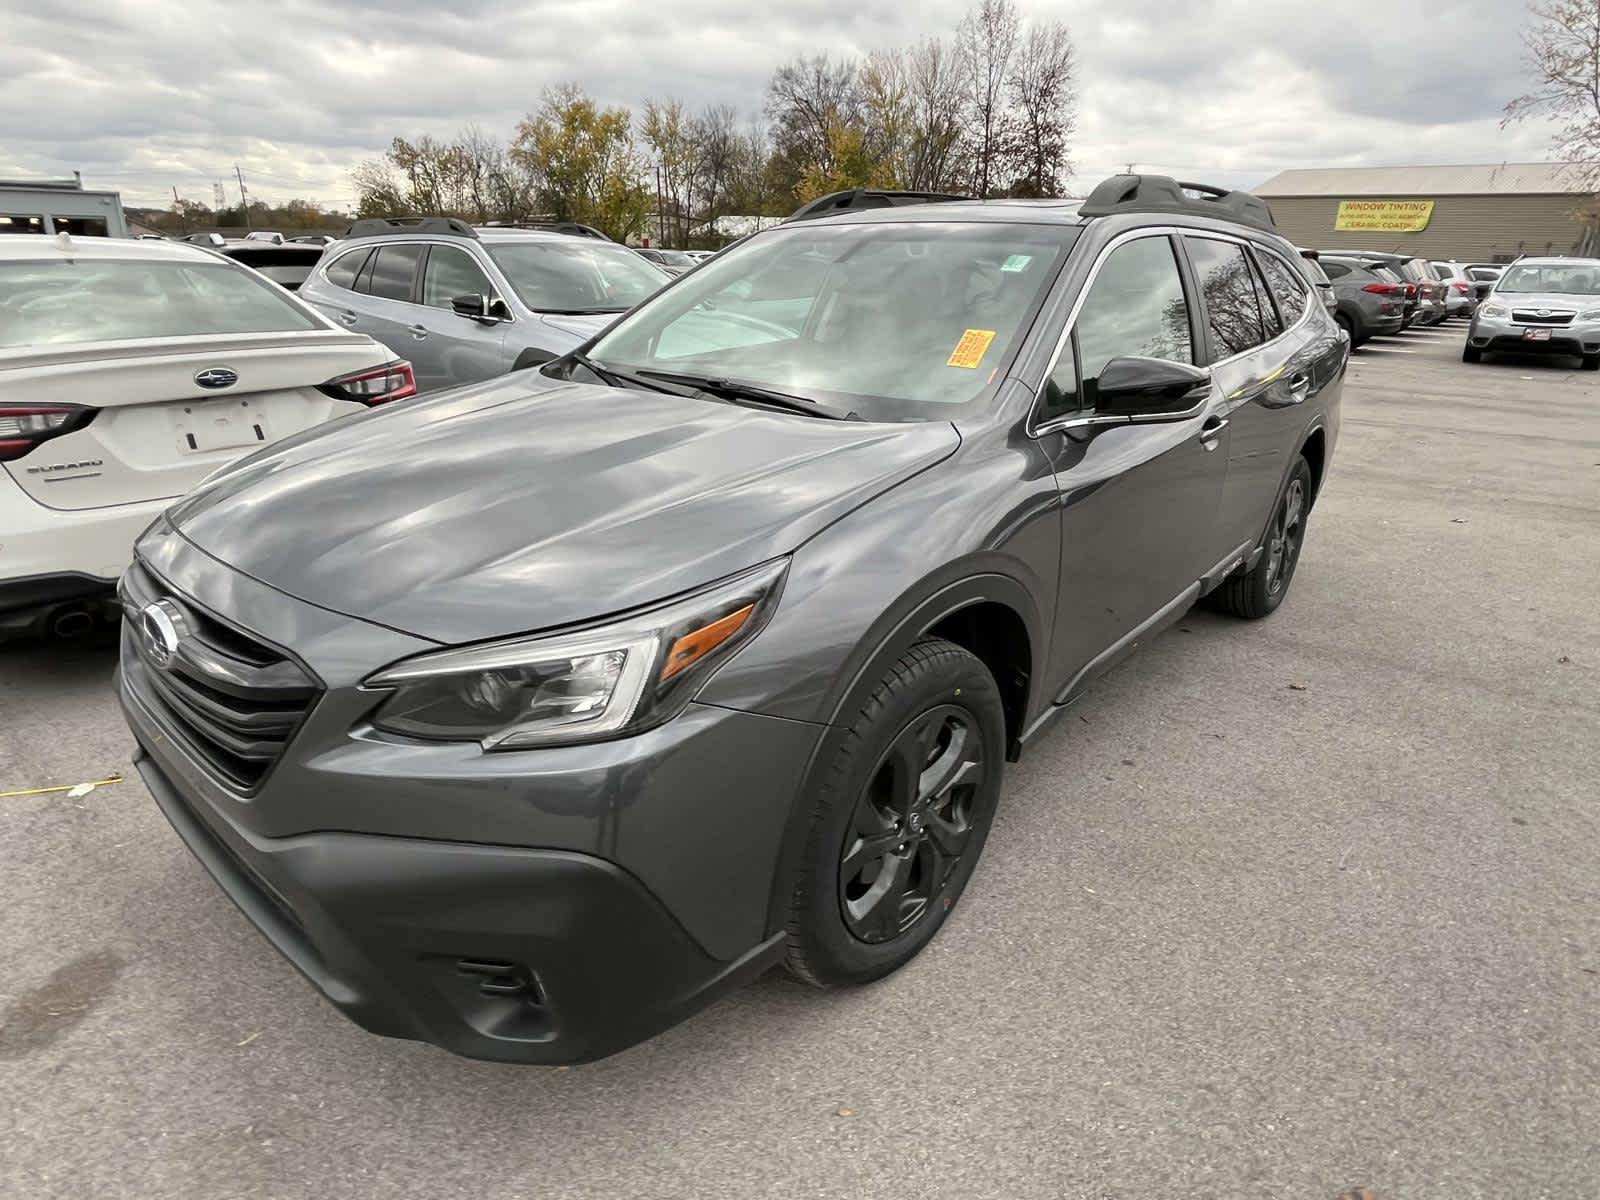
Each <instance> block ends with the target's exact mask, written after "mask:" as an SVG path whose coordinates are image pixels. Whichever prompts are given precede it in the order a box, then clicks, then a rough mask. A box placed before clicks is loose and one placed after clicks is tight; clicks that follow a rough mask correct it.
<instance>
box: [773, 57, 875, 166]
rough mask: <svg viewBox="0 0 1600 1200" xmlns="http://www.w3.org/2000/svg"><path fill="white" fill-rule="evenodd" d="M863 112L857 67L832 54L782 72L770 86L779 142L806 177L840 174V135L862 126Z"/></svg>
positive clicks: (798, 61) (775, 74)
mask: <svg viewBox="0 0 1600 1200" xmlns="http://www.w3.org/2000/svg"><path fill="white" fill-rule="evenodd" d="M860 107H861V105H860V90H859V87H858V85H857V79H856V65H855V64H854V63H853V62H848V61H842V62H834V61H833V60H831V59H830V58H829V57H828V56H827V55H826V54H818V55H816V56H815V57H812V58H797V59H796V60H795V61H794V62H792V63H789V64H787V65H785V66H782V67H779V68H778V69H777V70H776V71H775V72H773V75H772V80H771V82H770V83H768V84H767V116H768V117H769V118H770V119H771V121H772V137H773V142H774V144H775V145H776V147H777V150H778V152H779V153H780V154H783V155H786V156H788V157H789V159H790V160H791V162H792V163H793V164H794V166H795V168H796V170H797V171H798V172H802V173H803V172H805V171H806V170H808V169H812V170H816V171H819V172H821V173H823V174H831V173H833V172H834V170H835V169H836V166H837V164H836V162H835V160H834V153H835V148H836V144H837V142H838V136H839V130H840V129H841V128H844V127H853V126H856V125H858V124H859V116H860Z"/></svg>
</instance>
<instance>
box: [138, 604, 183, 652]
mask: <svg viewBox="0 0 1600 1200" xmlns="http://www.w3.org/2000/svg"><path fill="white" fill-rule="evenodd" d="M183 626H184V622H183V610H182V609H180V608H179V607H178V606H177V605H176V604H174V603H173V602H172V601H171V600H157V601H156V602H155V603H154V604H146V605H145V606H144V608H143V609H141V610H140V612H139V636H140V637H141V638H142V639H143V640H144V652H145V656H146V657H148V658H149V659H150V661H151V662H152V663H153V664H155V665H156V666H158V667H161V668H163V669H165V668H166V666H167V664H168V663H170V662H171V661H172V656H173V655H174V654H176V653H177V652H178V644H179V643H180V642H181V641H182V640H183Z"/></svg>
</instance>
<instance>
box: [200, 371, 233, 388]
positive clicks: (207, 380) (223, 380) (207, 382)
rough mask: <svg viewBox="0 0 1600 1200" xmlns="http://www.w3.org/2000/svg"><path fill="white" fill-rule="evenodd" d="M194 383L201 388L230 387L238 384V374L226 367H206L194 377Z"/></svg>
mask: <svg viewBox="0 0 1600 1200" xmlns="http://www.w3.org/2000/svg"><path fill="white" fill-rule="evenodd" d="M194 381H195V382H196V383H198V384H199V385H200V386H201V387H203V388H212V389H216V388H225V387H232V386H233V385H234V384H236V383H238V382H239V373H238V372H237V371H230V370H228V368H227V367H207V368H206V369H205V370H204V371H201V372H200V373H199V374H198V375H196V376H195V377H194Z"/></svg>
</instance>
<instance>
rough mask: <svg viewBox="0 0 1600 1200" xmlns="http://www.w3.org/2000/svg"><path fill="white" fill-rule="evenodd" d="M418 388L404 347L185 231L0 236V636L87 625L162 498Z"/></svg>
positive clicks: (101, 610) (106, 600)
mask: <svg viewBox="0 0 1600 1200" xmlns="http://www.w3.org/2000/svg"><path fill="white" fill-rule="evenodd" d="M415 391H416V384H415V380H414V378H413V376H412V372H411V366H410V364H409V363H406V362H403V361H400V360H397V359H395V357H394V355H393V354H392V353H391V352H390V351H388V350H386V349H385V348H384V347H383V346H380V345H379V344H378V343H377V342H375V341H373V340H372V339H371V338H369V337H367V336H365V335H364V334H359V333H352V332H350V331H348V330H345V329H342V328H340V327H339V326H338V325H335V324H334V323H333V322H331V321H329V320H328V319H327V318H325V317H323V316H322V315H321V314H319V313H317V312H316V311H315V310H313V309H311V308H309V307H308V306H306V305H304V304H302V303H300V302H299V301H298V300H296V299H295V298H294V297H293V296H291V295H289V293H288V292H286V291H284V290H283V289H282V288H280V287H278V286H276V285H275V284H273V283H270V282H269V281H267V280H266V279H265V278H263V277H262V276H260V275H258V274H256V273H255V272H254V271H251V270H250V269H249V268H247V267H242V266H240V265H238V264H237V263H233V262H230V261H228V260H227V259H225V258H223V257H221V256H220V255H217V254H213V253H212V252H211V251H209V250H206V249H203V248H202V247H200V246H194V245H187V244H184V243H180V242H162V241H144V240H122V239H110V238H72V237H70V236H69V235H66V234H60V235H57V236H55V237H46V236H42V235H41V236H33V235H16V236H11V237H4V238H0V640H3V639H5V638H7V637H14V636H18V635H30V634H41V633H47V632H52V631H53V632H55V633H58V634H72V633H76V632H81V631H83V630H86V629H88V628H90V627H91V625H92V624H93V622H94V621H95V620H96V619H98V618H99V617H100V616H101V615H102V614H104V615H107V616H109V615H110V614H111V613H112V612H113V611H114V610H113V609H112V606H111V604H110V601H111V599H112V593H113V590H114V588H115V586H116V580H117V577H118V576H119V575H120V574H121V573H122V570H123V568H124V567H126V566H127V565H128V562H129V559H130V558H131V555H132V546H133V541H134V538H135V537H137V536H138V534H139V533H140V532H141V531H142V530H143V529H144V528H145V526H147V525H149V524H150V522H151V521H152V520H154V519H155V518H156V516H157V515H158V514H159V513H160V512H161V511H162V509H164V508H165V507H166V506H167V505H168V504H169V503H170V502H171V501H172V500H173V499H174V498H175V497H178V496H181V495H182V494H183V493H184V492H186V491H188V490H189V489H190V488H192V487H193V486H194V485H195V484H197V483H199V482H200V481H201V480H202V479H204V478H205V477H206V476H207V475H210V474H211V473H212V472H214V471H216V470H218V469H219V468H220V467H222V466H224V465H226V464H227V463H228V462H230V461H232V460H233V459H235V458H237V457H239V456H240V455H242V454H245V453H248V452H249V451H251V450H254V449H256V448H258V447H260V446H264V445H267V444H269V443H271V442H275V441H277V440H278V439H280V438H283V437H285V436H287V435H289V434H293V433H296V432H298V431H300V430H302V429H307V428H310V427H311V426H314V425H318V424H320V423H322V422H324V421H327V420H330V419H332V418H334V417H339V416H343V415H346V414H351V413H359V412H363V411H365V410H366V409H367V408H369V407H371V406H373V405H376V404H382V403H385V402H387V401H391V400H398V399H400V398H402V397H405V396H409V395H412V394H413V393H414V392H415ZM283 536H286V537H287V536H292V533H291V531H287V530H285V531H283Z"/></svg>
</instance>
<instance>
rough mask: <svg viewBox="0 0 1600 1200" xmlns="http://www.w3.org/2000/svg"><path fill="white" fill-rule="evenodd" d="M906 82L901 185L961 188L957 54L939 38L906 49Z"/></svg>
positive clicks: (962, 99) (963, 92) (962, 89)
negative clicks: (907, 119) (908, 125)
mask: <svg viewBox="0 0 1600 1200" xmlns="http://www.w3.org/2000/svg"><path fill="white" fill-rule="evenodd" d="M905 71H906V83H907V87H908V88H909V91H910V101H911V110H912V117H911V121H912V127H913V135H912V146H911V152H910V158H909V165H908V167H907V170H906V173H905V180H904V182H905V186H906V187H908V188H910V189H911V190H912V191H919V192H946V191H953V190H955V189H956V188H959V187H961V186H963V184H964V183H965V180H964V179H963V178H962V162H961V158H960V154H959V152H960V148H961V141H962V119H961V118H962V109H963V107H964V106H965V105H966V102H967V82H968V80H967V75H966V72H965V70H964V68H963V65H962V61H961V57H960V55H958V54H957V53H956V52H955V51H954V50H952V49H951V48H950V46H949V44H948V43H946V42H944V41H943V40H942V39H939V38H929V39H927V40H926V41H923V42H919V43H918V44H917V45H916V46H913V47H912V48H911V49H910V50H908V51H907V52H906V56H905Z"/></svg>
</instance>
